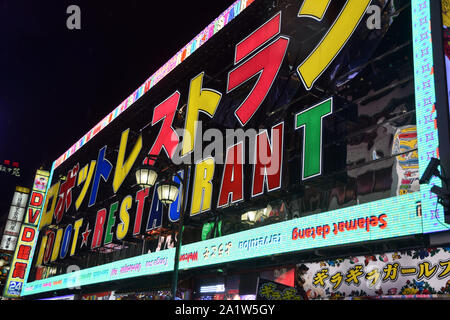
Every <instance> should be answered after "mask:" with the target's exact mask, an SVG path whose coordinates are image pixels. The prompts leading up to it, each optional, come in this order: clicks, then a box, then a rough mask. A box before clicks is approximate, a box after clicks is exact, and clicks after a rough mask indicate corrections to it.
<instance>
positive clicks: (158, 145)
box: [144, 91, 180, 165]
mask: <svg viewBox="0 0 450 320" xmlns="http://www.w3.org/2000/svg"><path fill="white" fill-rule="evenodd" d="M179 100H180V93H179V92H178V91H176V92H175V93H173V94H172V95H171V96H170V97H169V98H167V99H166V100H164V101H163V102H161V103H160V104H159V105H158V106H156V107H155V109H154V110H153V119H152V126H154V125H155V124H157V123H158V122H159V121H161V120H163V123H162V126H161V129H160V130H159V133H158V136H157V137H156V140H155V142H154V143H153V146H152V147H151V149H150V151H149V153H148V154H149V155H155V156H157V155H159V153H160V152H161V149H163V148H164V150H165V151H166V154H167V155H168V156H169V158H172V157H173V155H174V154H175V150H176V147H177V145H178V142H179V138H178V135H177V134H176V132H175V129H174V128H173V127H172V123H173V119H174V118H175V113H176V110H177V107H178V102H179ZM154 163H155V160H154V159H148V158H145V159H144V164H149V165H153V164H154Z"/></svg>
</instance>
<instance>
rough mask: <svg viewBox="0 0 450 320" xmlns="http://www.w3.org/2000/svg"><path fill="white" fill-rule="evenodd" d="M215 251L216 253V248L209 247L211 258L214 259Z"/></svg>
mask: <svg viewBox="0 0 450 320" xmlns="http://www.w3.org/2000/svg"><path fill="white" fill-rule="evenodd" d="M216 251H217V246H212V247H211V255H210V257H211V258H214V257H215V256H216Z"/></svg>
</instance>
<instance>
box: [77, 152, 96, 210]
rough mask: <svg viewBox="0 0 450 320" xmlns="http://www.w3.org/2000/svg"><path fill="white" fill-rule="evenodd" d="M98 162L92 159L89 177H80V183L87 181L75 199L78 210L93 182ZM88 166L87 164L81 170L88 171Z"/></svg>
mask: <svg viewBox="0 0 450 320" xmlns="http://www.w3.org/2000/svg"><path fill="white" fill-rule="evenodd" d="M96 164H97V161H96V160H92V161H91V164H90V166H89V172H88V174H87V178H86V177H85V178H84V179H83V180H81V181H80V179H78V185H80V183H81V182H83V181H86V182H85V183H84V185H83V188H82V189H81V191H80V194H79V195H78V198H77V200H76V201H75V207H76V208H77V210H78V209H79V208H80V206H81V203H82V202H83V200H84V197H85V196H86V193H87V191H88V188H89V185H90V184H91V180H92V176H93V175H94V171H95V165H96ZM87 166H88V165H85V166H84V168H83V169H82V170H81V171H82V172H86V170H87Z"/></svg>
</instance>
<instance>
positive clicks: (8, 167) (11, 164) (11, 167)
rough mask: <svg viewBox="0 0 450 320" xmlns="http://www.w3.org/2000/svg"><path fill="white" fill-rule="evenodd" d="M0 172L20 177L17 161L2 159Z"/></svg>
mask: <svg viewBox="0 0 450 320" xmlns="http://www.w3.org/2000/svg"><path fill="white" fill-rule="evenodd" d="M0 173H3V174H7V175H11V176H15V177H20V167H19V162H17V161H11V160H3V162H2V163H0Z"/></svg>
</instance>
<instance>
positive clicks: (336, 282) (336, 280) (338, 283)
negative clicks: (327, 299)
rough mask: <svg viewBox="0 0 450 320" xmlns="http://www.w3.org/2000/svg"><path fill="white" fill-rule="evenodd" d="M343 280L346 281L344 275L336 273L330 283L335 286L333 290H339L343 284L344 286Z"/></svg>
mask: <svg viewBox="0 0 450 320" xmlns="http://www.w3.org/2000/svg"><path fill="white" fill-rule="evenodd" d="M342 279H344V276H343V274H342V273H340V272H337V273H335V274H334V275H333V276H332V277H331V278H330V282H331V283H333V284H334V286H333V290H335V291H336V290H337V289H338V288H339V287H340V286H341V284H342Z"/></svg>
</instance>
